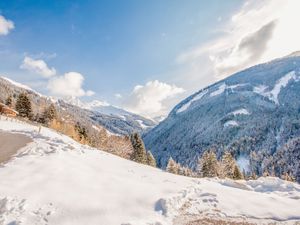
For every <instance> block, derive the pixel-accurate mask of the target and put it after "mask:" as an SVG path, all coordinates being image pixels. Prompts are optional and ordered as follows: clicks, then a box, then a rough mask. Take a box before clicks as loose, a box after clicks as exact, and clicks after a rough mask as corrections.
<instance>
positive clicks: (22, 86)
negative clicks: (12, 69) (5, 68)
mask: <svg viewBox="0 0 300 225" xmlns="http://www.w3.org/2000/svg"><path fill="white" fill-rule="evenodd" d="M0 78H2V79H3V80H6V81H8V82H9V83H11V84H12V85H14V86H16V87H19V88H23V89H26V90H28V91H32V92H34V93H35V94H37V95H39V96H43V95H42V94H40V93H38V92H36V91H35V90H33V89H31V88H30V87H28V86H27V85H24V84H21V83H18V82H16V81H13V80H11V79H9V78H7V77H4V76H0Z"/></svg>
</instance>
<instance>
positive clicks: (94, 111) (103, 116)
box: [0, 77, 156, 135]
mask: <svg viewBox="0 0 300 225" xmlns="http://www.w3.org/2000/svg"><path fill="white" fill-rule="evenodd" d="M24 91H25V92H26V93H28V94H29V96H30V98H31V101H32V103H33V111H34V113H35V114H37V113H40V112H41V111H42V110H43V109H44V108H45V107H46V106H48V105H50V104H51V103H54V104H56V105H57V107H58V110H59V111H60V113H61V114H66V115H65V116H64V117H69V116H72V117H73V118H75V120H77V121H79V122H80V121H81V122H82V123H87V122H89V123H91V124H93V125H100V126H102V127H104V128H105V129H106V130H108V131H109V132H110V133H113V134H116V135H129V134H131V133H134V132H138V133H143V132H144V131H146V130H148V129H150V128H152V127H154V126H155V124H156V123H155V122H153V121H152V120H150V119H146V118H144V117H142V116H139V115H136V114H133V113H130V112H127V111H125V110H123V109H120V108H117V107H114V106H111V105H109V104H107V103H103V102H100V101H93V102H90V103H83V102H81V101H80V100H79V99H76V98H68V99H63V100H62V99H58V100H57V99H54V98H51V97H47V96H43V95H41V94H40V93H38V92H36V91H34V90H32V89H31V88H29V87H27V86H26V85H23V84H20V83H18V82H15V81H13V80H11V79H9V78H6V77H0V100H2V102H4V101H5V99H6V98H7V97H8V96H12V97H13V98H14V99H15V100H16V98H17V95H18V94H20V93H21V92H24Z"/></svg>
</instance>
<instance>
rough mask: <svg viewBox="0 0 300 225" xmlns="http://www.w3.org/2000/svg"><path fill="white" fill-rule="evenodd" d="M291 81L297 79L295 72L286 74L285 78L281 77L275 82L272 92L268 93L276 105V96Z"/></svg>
mask: <svg viewBox="0 0 300 225" xmlns="http://www.w3.org/2000/svg"><path fill="white" fill-rule="evenodd" d="M292 79H293V80H296V79H297V78H296V73H295V71H292V72H290V73H288V74H286V75H285V76H283V77H282V78H280V79H279V80H278V81H277V82H276V84H275V86H274V88H273V90H272V91H271V92H270V93H268V96H269V98H270V99H271V100H273V101H274V102H275V103H276V104H279V102H278V95H279V93H280V90H281V88H284V87H286V86H287V85H288V83H289V81H290V80H292Z"/></svg>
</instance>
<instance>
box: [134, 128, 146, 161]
mask: <svg viewBox="0 0 300 225" xmlns="http://www.w3.org/2000/svg"><path fill="white" fill-rule="evenodd" d="M131 144H132V147H133V153H132V155H131V160H133V161H135V162H138V163H143V164H147V153H146V149H145V145H144V142H143V140H142V139H141V137H140V135H139V134H138V133H134V134H133V135H131Z"/></svg>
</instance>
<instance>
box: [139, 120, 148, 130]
mask: <svg viewBox="0 0 300 225" xmlns="http://www.w3.org/2000/svg"><path fill="white" fill-rule="evenodd" d="M136 122H138V123H139V125H140V126H141V128H142V129H147V128H149V126H147V125H145V124H144V123H143V121H142V120H136Z"/></svg>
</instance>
